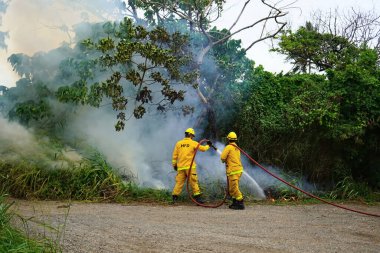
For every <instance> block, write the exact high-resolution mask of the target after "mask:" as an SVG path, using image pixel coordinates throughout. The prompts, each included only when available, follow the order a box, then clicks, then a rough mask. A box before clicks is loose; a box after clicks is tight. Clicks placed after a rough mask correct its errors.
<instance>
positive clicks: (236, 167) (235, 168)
mask: <svg viewBox="0 0 380 253" xmlns="http://www.w3.org/2000/svg"><path fill="white" fill-rule="evenodd" d="M232 144H234V145H236V143H235V142H232ZM220 159H221V160H222V162H224V163H226V174H227V176H230V175H234V174H238V173H241V172H243V165H242V164H241V160H240V150H239V149H238V148H236V147H234V146H232V145H230V144H229V145H227V146H226V147H225V148H224V150H223V152H222V154H221V155H220Z"/></svg>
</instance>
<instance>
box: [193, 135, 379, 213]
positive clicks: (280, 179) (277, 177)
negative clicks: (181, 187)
mask: <svg viewBox="0 0 380 253" xmlns="http://www.w3.org/2000/svg"><path fill="white" fill-rule="evenodd" d="M205 141H208V140H207V139H204V140H201V141H200V142H199V144H198V146H197V147H196V149H195V152H194V156H193V159H192V161H191V164H190V168H189V175H191V174H190V173H191V169H192V165H193V162H194V159H195V156H196V154H197V152H198V149H199V146H200V145H201V144H202V143H203V142H205ZM230 145H232V146H234V147H235V148H237V149H239V150H240V151H241V152H242V153H243V154H244V155H245V156H246V157H247V158H248V159H249V160H250V161H251V162H253V163H254V164H255V165H256V166H258V167H259V168H260V169H262V170H263V171H265V172H266V173H268V174H269V175H271V176H272V177H274V178H276V179H277V180H279V181H281V182H283V183H284V184H286V185H288V186H289V187H292V188H293V189H296V190H297V191H300V192H302V193H303V194H305V195H307V196H309V197H311V198H314V199H317V200H319V201H321V202H323V203H326V204H328V205H332V206H335V207H338V208H341V209H344V210H347V211H351V212H355V213H360V214H364V215H368V216H373V217H379V218H380V214H375V213H368V212H364V211H360V210H356V209H352V208H349V207H346V206H342V205H338V204H335V203H332V202H330V201H327V200H324V199H322V198H320V197H318V196H316V195H314V194H312V193H310V192H307V191H304V190H302V189H301V188H299V187H297V186H295V185H293V184H291V183H289V182H287V181H285V180H284V179H282V178H280V177H279V176H277V175H275V174H273V173H272V172H270V171H269V170H268V169H266V168H265V167H264V166H262V165H261V164H259V163H258V162H257V161H256V160H255V159H253V158H252V157H251V156H250V155H248V154H247V153H246V152H245V151H244V150H243V149H241V148H240V147H238V146H236V145H234V144H230ZM189 178H190V177H187V192H188V194H189V197H190V199H191V200H192V201H193V202H194V203H195V204H197V205H199V206H203V207H211V208H216V207H219V206H221V205H223V203H224V202H225V200H226V198H227V189H228V180H227V189H226V191H225V196H224V198H223V200H222V201H221V202H220V203H217V204H216V205H207V204H203V203H198V202H197V201H196V200H195V199H194V198H193V197H192V196H191V194H190V191H189Z"/></svg>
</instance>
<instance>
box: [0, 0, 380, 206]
mask: <svg viewBox="0 0 380 253" xmlns="http://www.w3.org/2000/svg"><path fill="white" fill-rule="evenodd" d="M216 2H217V3H216V4H217V7H218V12H220V11H222V8H221V6H222V2H221V1H216ZM129 4H131V6H132V7H133V8H141V9H142V10H144V11H145V20H144V19H136V20H135V21H132V20H131V19H124V20H123V21H121V22H119V23H117V22H116V23H111V22H105V23H98V24H90V23H82V24H80V25H78V26H77V27H76V37H75V38H76V43H75V44H74V45H72V46H69V45H62V46H61V47H59V48H57V49H55V50H52V51H50V52H44V53H37V54H35V55H33V56H27V55H25V54H22V53H20V54H14V55H12V56H11V57H10V58H9V62H10V63H11V64H12V66H13V68H14V70H15V71H16V72H17V73H18V74H19V75H20V77H21V78H20V80H19V81H18V82H17V83H16V87H12V88H9V89H8V88H5V87H1V88H2V90H1V91H2V95H1V96H0V110H1V113H2V114H3V115H4V116H5V117H7V118H8V119H10V120H14V121H18V122H19V123H20V124H23V125H24V126H26V127H29V128H33V129H34V131H35V132H37V133H38V134H39V135H40V136H41V135H46V136H49V137H52V138H54V139H55V140H58V142H62V144H61V145H62V146H63V145H66V144H68V145H71V144H72V143H65V141H66V140H63V139H62V133H63V130H64V129H65V127H66V124H67V122H69V121H70V119H71V117H72V115H73V114H74V113H75V112H76V111H77V110H78V108H80V107H81V106H82V105H89V106H93V107H102V106H103V105H104V104H101V102H104V103H106V104H107V103H108V104H109V105H111V108H110V110H109V111H110V112H112V111H116V112H117V118H116V119H115V120H116V121H117V122H116V124H115V128H116V130H123V129H124V128H125V122H126V121H127V120H128V119H129V118H130V117H132V116H134V117H135V118H136V119H140V118H142V117H144V116H145V115H146V114H149V113H153V114H154V113H156V112H159V113H164V112H166V111H168V110H177V109H178V108H179V107H181V110H182V113H183V114H184V115H189V114H190V117H192V116H193V115H192V113H194V112H197V113H195V114H194V115H198V118H197V119H194V121H196V122H198V125H196V126H195V127H197V128H198V129H199V130H204V135H205V136H214V138H215V140H220V139H222V138H223V137H224V136H225V134H226V133H227V132H228V131H230V130H234V131H236V132H237V134H238V136H239V137H240V145H241V147H242V148H243V149H245V150H246V151H248V152H249V153H250V154H252V155H253V156H254V157H256V158H257V160H258V161H259V162H262V163H265V164H270V165H274V166H278V167H280V168H282V169H284V170H285V171H288V172H293V173H298V175H299V176H300V177H304V176H306V177H307V178H308V180H309V181H310V182H313V183H318V184H319V185H322V186H325V187H328V189H330V190H332V189H333V188H334V186H336V185H338V186H339V185H342V182H352V183H353V184H350V185H355V184H357V185H360V186H362V188H365V189H366V190H365V191H363V192H364V194H366V193H368V192H369V191H370V190H375V191H377V190H379V189H380V183H379V182H380V170H379V167H380V148H379V142H380V139H379V138H380V129H379V123H380V101H379V100H380V68H379V55H378V52H377V51H376V50H375V49H374V48H371V47H370V46H369V45H367V44H366V43H362V44H360V43H359V44H358V43H356V44H355V43H352V42H350V41H349V40H348V39H347V38H344V37H340V36H338V35H334V34H328V33H320V32H319V31H318V30H316V29H314V27H313V25H312V24H311V23H307V24H306V25H305V27H300V28H298V29H296V30H295V31H290V30H289V31H284V32H283V33H282V35H281V37H280V38H279V43H278V48H277V49H275V51H277V52H279V53H282V54H285V55H286V56H287V58H288V60H289V61H291V62H292V63H294V66H295V67H294V69H293V71H291V72H289V73H278V74H275V73H270V72H267V71H265V69H263V67H261V66H256V65H255V63H254V61H252V60H250V59H248V58H247V57H246V55H245V52H246V50H245V49H244V48H242V47H241V43H240V41H238V40H234V39H232V38H231V36H230V35H231V33H230V32H229V31H227V30H218V29H217V28H216V27H214V28H212V27H211V26H210V23H209V20H208V19H207V18H206V17H202V18H203V19H202V20H201V21H200V22H199V24H198V25H199V26H200V27H198V28H199V29H195V28H194V26H195V25H196V24H195V23H192V22H190V21H189V22H188V20H187V21H186V20H184V19H180V18H178V17H177V18H176V17H175V16H174V15H172V16H170V15H169V16H166V17H167V20H163V19H161V18H158V17H159V12H160V11H161V10H163V9H162V8H163V7H162V6H161V7H160V6H153V5H152V6H149V4H148V3H146V2H145V1H130V3H129ZM173 4H174V3H173ZM158 7H160V8H158ZM190 7H191V6H190V5H188V4H183V5H179V6H177V9H175V10H182V11H184V13H185V12H186V10H189V8H190ZM186 8H188V9H186ZM198 8H199V9H198V10H194V11H201V10H202V8H203V9H204V8H207V5H199V6H198ZM173 10H174V9H173ZM166 11H168V10H166ZM191 15H192V16H191V17H193V15H195V14H194V13H192V14H191ZM156 17H157V19H156ZM144 21H145V22H144ZM165 21H167V22H165ZM187 22H188V23H187ZM141 24H144V26H142V25H141ZM157 24H158V25H159V26H157ZM205 29H206V30H207V33H204V30H205ZM83 31H86V32H85V33H83ZM206 35H207V38H206V37H205V36H206ZM199 52H201V53H199ZM197 53H198V54H197ZM193 54H195V56H194V55H193ZM194 90H196V91H197V92H198V94H203V95H205V97H202V99H203V100H205V101H207V103H199V104H196V105H195V108H194V104H193V105H186V104H182V103H181V101H183V100H184V98H185V97H186V96H187V95H189V94H194V93H191V92H192V91H194ZM202 99H200V100H202ZM162 115H163V116H162V117H165V115H164V114H162ZM216 126H217V127H216ZM109 131H113V129H110V130H109ZM125 131H128V129H125ZM0 162H1V164H0V168H1V175H2V176H1V178H0V182H1V183H2V184H1V185H2V187H3V188H4V189H5V190H7V191H9V192H10V193H11V194H12V195H14V196H17V197H36V198H49V199H57V198H69V199H99V198H104V199H113V200H116V199H118V198H119V196H127V195H128V194H129V192H133V190H132V188H133V187H132V188H131V187H129V188H128V187H127V186H126V185H125V182H123V180H122V179H121V177H120V176H118V175H117V173H116V172H114V171H112V170H111V169H108V168H109V167H107V166H108V164H107V163H106V162H105V161H104V162H103V163H102V164H96V165H94V164H91V163H83V164H80V165H73V166H69V167H68V168H60V169H57V170H53V171H52V170H49V169H48V168H45V167H43V166H41V165H40V166H39V165H36V164H28V159H24V160H23V161H18V162H14V161H7V160H0ZM82 180H83V181H82ZM346 185H347V184H346ZM166 197H167V195H166V194H164V198H166Z"/></svg>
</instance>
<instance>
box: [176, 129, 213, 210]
mask: <svg viewBox="0 0 380 253" xmlns="http://www.w3.org/2000/svg"><path fill="white" fill-rule="evenodd" d="M194 137H195V131H194V129H192V128H188V129H186V131H185V138H184V139H182V140H180V141H178V142H177V143H176V144H175V147H174V150H173V159H172V164H173V169H174V170H175V171H177V176H176V178H175V181H176V184H175V186H174V189H173V193H172V197H173V203H175V202H176V201H177V199H178V196H179V195H180V194H181V191H182V188H183V185H184V184H185V181H186V178H187V177H188V176H189V169H190V164H191V161H192V160H193V157H194V153H195V150H196V148H197V146H198V142H196V141H194V140H193V138H194ZM210 146H212V142H211V141H207V145H204V146H202V145H200V146H199V148H198V150H199V151H202V152H205V151H207V150H208V149H209V148H210ZM196 169H197V165H196V163H195V161H194V162H193V165H192V166H191V175H190V178H189V183H190V186H191V189H192V192H193V198H194V199H195V200H196V201H197V202H198V203H200V204H203V203H204V202H203V200H202V198H201V191H200V189H199V185H198V177H197V170H196Z"/></svg>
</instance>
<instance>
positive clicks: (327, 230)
mask: <svg viewBox="0 0 380 253" xmlns="http://www.w3.org/2000/svg"><path fill="white" fill-rule="evenodd" d="M349 206H350V207H351V208H357V209H360V210H362V211H367V212H372V213H377V214H380V206H379V205H376V206H371V207H368V206H365V205H349ZM13 209H14V210H15V211H16V213H18V214H20V215H22V216H23V217H25V218H30V219H31V220H32V221H42V222H44V223H45V224H48V225H49V226H52V227H55V228H57V229H58V230H59V231H53V232H49V231H50V230H49V229H48V228H47V226H41V225H38V224H37V223H35V222H29V223H28V224H29V226H28V227H29V228H28V231H29V233H30V234H32V235H36V233H37V234H38V233H40V234H48V235H50V236H51V237H52V238H53V240H55V241H60V243H61V245H62V247H63V252H80V253H81V252H83V253H89V252H97V253H98V252H107V253H108V252H113V253H114V252H115V253H117V252H144V253H145V252H181V253H184V252H239V253H240V252H269V253H270V252H282V253H284V252H345V253H347V252H355V253H356V252H376V253H378V252H380V218H376V217H371V216H365V215H361V214H357V213H352V212H348V211H345V210H342V209H338V208H336V207H332V206H329V205H325V204H315V205H286V206H277V205H261V204H260V205H255V204H249V205H248V206H247V207H246V210H243V211H237V210H230V209H228V207H227V206H222V207H220V208H218V209H208V208H202V207H198V206H194V205H191V204H185V203H184V204H177V205H175V206H164V205H147V204H107V203H82V202H81V203H79V202H74V203H71V204H68V203H66V202H56V201H23V200H16V203H15V205H14V206H13ZM17 219H18V218H16V219H15V221H14V222H15V223H16V224H18V225H20V226H21V224H22V223H21V222H20V221H17ZM57 238H58V239H57ZM59 238H60V239H59Z"/></svg>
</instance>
